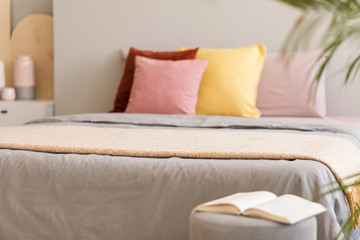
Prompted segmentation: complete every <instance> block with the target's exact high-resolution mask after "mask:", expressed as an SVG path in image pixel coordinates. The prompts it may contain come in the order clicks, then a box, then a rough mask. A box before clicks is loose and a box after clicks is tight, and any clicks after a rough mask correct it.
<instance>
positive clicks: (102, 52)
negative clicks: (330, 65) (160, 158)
mask: <svg viewBox="0 0 360 240" xmlns="http://www.w3.org/2000/svg"><path fill="white" fill-rule="evenodd" d="M298 14H299V13H298V12H297V11H296V10H294V9H292V8H290V7H288V6H285V5H283V4H281V3H279V2H277V1H275V0H151V1H149V0H131V1H130V0H101V1H100V0H54V19H55V102H56V113H57V114H72V113H86V112H106V111H109V110H111V108H112V104H113V101H114V97H115V94H116V90H117V87H118V84H119V80H120V77H121V69H120V54H119V49H120V48H122V47H129V46H134V47H137V48H140V49H150V50H174V49H177V48H178V47H180V46H189V47H197V46H200V47H209V48H210V47H211V48H231V47H239V46H243V45H249V44H257V43H263V44H265V45H266V46H267V48H268V51H278V50H279V49H280V47H281V45H282V42H283V40H284V38H285V36H286V34H287V32H288V31H289V29H290V27H291V26H292V24H293V22H294V21H295V19H296V18H297V16H298ZM339 59H340V60H339V61H343V57H342V56H340V58H339ZM335 65H336V64H335ZM330 74H332V73H330ZM339 78H341V76H332V77H331V78H330V81H329V83H330V86H329V94H331V96H330V97H329V99H328V100H329V101H328V103H329V107H328V112H329V113H330V114H357V115H360V109H359V108H358V109H356V108H355V106H354V104H352V103H353V102H354V100H355V99H358V100H359V99H360V97H359V96H358V94H357V93H356V90H355V87H356V88H357V89H359V88H358V87H359V86H358V85H359V84H356V85H355V84H354V85H352V87H350V88H349V87H347V88H346V89H343V90H339V88H338V83H337V82H338V80H339ZM335 97H336V98H335ZM344 106H347V107H344Z"/></svg>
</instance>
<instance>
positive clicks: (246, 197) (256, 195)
mask: <svg viewBox="0 0 360 240" xmlns="http://www.w3.org/2000/svg"><path fill="white" fill-rule="evenodd" d="M275 198H276V195H275V194H273V193H271V192H267V191H258V192H245V193H236V194H233V195H230V196H227V197H224V198H220V199H217V200H214V201H210V202H207V203H204V204H202V205H203V206H214V205H224V204H231V205H234V206H236V207H237V208H238V209H239V211H240V213H242V212H244V211H245V210H246V209H248V208H252V207H254V206H256V205H259V204H261V203H264V202H267V201H270V200H272V199H275Z"/></svg>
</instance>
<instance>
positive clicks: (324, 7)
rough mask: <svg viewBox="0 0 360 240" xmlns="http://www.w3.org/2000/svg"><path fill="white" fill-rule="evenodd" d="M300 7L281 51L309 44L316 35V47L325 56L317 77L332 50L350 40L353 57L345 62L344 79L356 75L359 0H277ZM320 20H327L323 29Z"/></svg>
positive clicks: (334, 50)
mask: <svg viewBox="0 0 360 240" xmlns="http://www.w3.org/2000/svg"><path fill="white" fill-rule="evenodd" d="M277 1H279V2H282V3H286V4H288V5H290V6H293V7H295V8H298V9H300V10H302V11H303V15H302V16H300V18H299V20H298V21H297V22H296V23H295V24H294V26H293V28H292V29H291V31H290V33H289V35H288V37H287V38H286V40H285V43H284V45H283V49H282V51H283V52H294V51H296V50H302V49H306V48H309V45H310V43H311V42H312V41H315V40H316V38H319V37H318V36H319V29H323V31H322V32H321V33H320V35H321V37H320V38H319V40H318V41H319V43H318V45H319V47H322V48H323V49H324V52H323V54H322V57H324V56H325V58H326V60H325V61H324V62H323V64H322V65H321V67H320V68H319V71H318V74H317V75H316V77H315V79H314V80H315V81H318V80H319V79H320V77H321V75H322V73H323V72H324V70H325V68H326V67H327V66H328V65H329V63H330V62H331V60H332V58H333V56H334V55H335V53H336V51H337V50H338V49H339V48H340V47H341V46H342V45H343V44H344V43H345V42H347V41H351V40H353V44H354V45H355V51H356V50H357V51H358V52H357V53H355V54H356V55H355V57H353V60H352V61H350V62H349V63H347V65H346V69H347V71H346V76H345V78H344V83H348V82H350V80H353V79H355V78H356V77H358V76H359V69H360V59H359V56H360V51H359V50H358V49H360V44H359V42H360V41H359V38H360V0H300V1H299V0H277ZM324 22H329V23H328V25H327V26H326V28H325V30H324Z"/></svg>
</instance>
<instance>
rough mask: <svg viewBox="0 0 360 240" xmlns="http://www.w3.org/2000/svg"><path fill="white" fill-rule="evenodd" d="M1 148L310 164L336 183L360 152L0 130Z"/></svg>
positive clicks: (187, 136) (294, 139) (250, 138)
mask: <svg viewBox="0 0 360 240" xmlns="http://www.w3.org/2000/svg"><path fill="white" fill-rule="evenodd" d="M0 148H8V149H22V150H32V151H43V152H54V153H80V154H107V155H119V156H138V157H189V158H215V159H244V158H246V159H309V160H315V161H319V162H322V163H324V164H325V165H326V166H328V167H329V168H330V169H331V171H332V172H333V173H334V175H335V176H336V177H337V179H344V178H346V177H348V176H351V175H354V174H356V173H358V172H359V170H360V150H359V149H358V148H357V146H355V145H354V144H353V143H352V142H350V141H348V140H346V139H343V138H339V137H333V136H324V135H321V136H320V135H313V134H294V133H280V132H271V131H249V130H194V129H192V130H170V129H155V128H152V129H122V128H99V127H85V126H50V125H49V126H47V125H42V126H20V127H2V128H0ZM354 180H355V179H348V180H346V182H342V184H349V183H352V182H353V181H354ZM346 195H347V197H348V200H349V204H350V208H351V211H354V210H355V208H356V206H358V205H359V203H360V191H359V189H358V188H353V189H352V190H350V191H347V192H346Z"/></svg>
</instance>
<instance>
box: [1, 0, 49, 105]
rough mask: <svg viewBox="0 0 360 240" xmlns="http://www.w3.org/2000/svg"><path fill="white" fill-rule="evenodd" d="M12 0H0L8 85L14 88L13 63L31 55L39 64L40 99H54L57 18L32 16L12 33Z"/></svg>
mask: <svg viewBox="0 0 360 240" xmlns="http://www.w3.org/2000/svg"><path fill="white" fill-rule="evenodd" d="M10 10H11V9H10V0H0V59H1V60H4V62H5V66H6V67H5V71H6V85H7V86H8V87H13V86H14V81H13V64H14V61H15V59H16V57H17V56H19V55H30V56H32V57H33V59H34V62H35V79H36V98H37V99H53V98H54V31H53V17H52V16H50V15H47V14H31V15H28V16H26V17H25V18H23V19H22V20H21V21H20V22H19V23H18V24H17V25H16V27H15V28H14V30H13V32H12V34H11V28H10V26H11V23H10V19H11V17H10Z"/></svg>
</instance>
